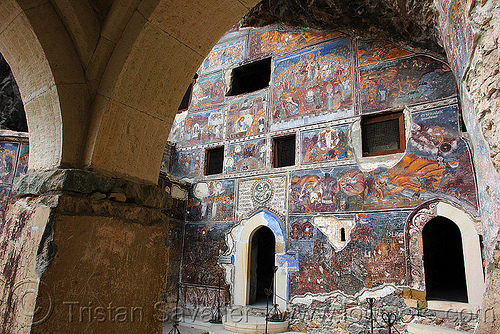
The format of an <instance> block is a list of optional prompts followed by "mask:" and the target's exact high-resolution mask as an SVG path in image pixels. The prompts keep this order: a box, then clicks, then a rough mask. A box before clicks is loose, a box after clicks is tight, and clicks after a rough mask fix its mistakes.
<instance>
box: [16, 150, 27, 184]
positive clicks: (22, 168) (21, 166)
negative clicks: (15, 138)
mask: <svg viewBox="0 0 500 334" xmlns="http://www.w3.org/2000/svg"><path fill="white" fill-rule="evenodd" d="M29 154H30V153H29V144H28V143H21V146H20V148H19V160H18V162H17V170H16V177H18V176H21V175H24V174H26V172H27V171H28V162H29Z"/></svg>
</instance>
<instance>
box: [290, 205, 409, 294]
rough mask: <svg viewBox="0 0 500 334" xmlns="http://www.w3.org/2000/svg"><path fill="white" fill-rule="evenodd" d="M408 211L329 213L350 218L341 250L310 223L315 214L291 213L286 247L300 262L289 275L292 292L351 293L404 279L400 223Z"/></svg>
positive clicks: (402, 282) (312, 222)
mask: <svg viewBox="0 0 500 334" xmlns="http://www.w3.org/2000/svg"><path fill="white" fill-rule="evenodd" d="M408 215H409V212H404V211H398V212H386V213H370V214H354V215H334V216H331V217H332V219H333V220H334V221H342V220H346V221H352V222H353V224H354V226H353V228H352V230H351V231H350V233H349V238H348V240H349V241H348V242H347V244H346V245H345V248H343V249H342V250H339V251H335V247H334V245H332V243H331V242H330V240H329V238H328V236H327V235H325V234H324V233H323V232H321V230H320V229H319V228H318V227H317V226H315V225H314V217H313V216H291V217H290V231H291V239H290V243H289V251H290V252H292V251H296V252H298V254H299V263H300V267H299V270H298V271H297V272H294V273H292V274H291V276H290V285H289V286H290V296H291V297H293V296H298V295H305V294H306V293H311V294H319V293H329V292H332V291H335V290H340V291H342V292H344V293H347V294H350V295H354V294H356V293H357V292H359V291H361V290H362V289H363V288H372V287H376V286H379V285H381V284H384V283H393V284H397V285H404V284H405V277H406V275H405V274H406V269H405V264H406V262H405V252H404V245H403V239H404V238H403V235H404V230H403V229H404V224H405V221H406V219H407V217H408ZM304 231H307V232H306V233H304ZM294 236H295V237H294ZM381 264H382V265H381Z"/></svg>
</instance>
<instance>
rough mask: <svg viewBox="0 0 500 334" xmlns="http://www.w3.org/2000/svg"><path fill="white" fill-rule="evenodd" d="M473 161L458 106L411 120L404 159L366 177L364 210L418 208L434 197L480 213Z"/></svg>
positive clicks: (448, 107)
mask: <svg viewBox="0 0 500 334" xmlns="http://www.w3.org/2000/svg"><path fill="white" fill-rule="evenodd" d="M471 175H474V170H473V167H472V158H471V155H470V151H469V149H468V146H467V144H466V142H465V141H464V140H463V139H461V138H460V137H459V129H458V106H456V105H453V106H447V107H443V108H437V109H433V110H428V111H422V112H420V113H415V114H414V115H413V124H412V129H411V136H410V138H409V139H408V144H407V148H406V154H405V156H404V157H403V158H402V159H401V161H399V163H398V164H396V166H394V167H393V168H390V169H385V168H378V169H376V170H375V171H372V172H369V173H367V174H366V189H365V210H372V209H384V208H390V207H391V206H392V207H408V206H416V205H418V204H420V203H422V202H423V201H427V200H430V199H433V198H445V199H448V200H450V201H455V202H456V201H457V200H458V201H461V204H462V205H465V206H466V207H467V208H468V209H470V210H471V211H472V212H475V211H477V209H478V206H477V195H476V184H475V179H474V178H473V177H470V176H471Z"/></svg>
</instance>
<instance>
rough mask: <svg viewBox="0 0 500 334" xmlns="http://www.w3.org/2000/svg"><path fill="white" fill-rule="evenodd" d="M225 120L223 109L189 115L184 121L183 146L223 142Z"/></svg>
mask: <svg viewBox="0 0 500 334" xmlns="http://www.w3.org/2000/svg"><path fill="white" fill-rule="evenodd" d="M223 120H224V110H223V109H222V108H219V109H214V110H209V111H203V112H198V113H192V114H188V115H187V116H186V119H185V120H184V134H183V135H184V141H183V144H184V145H185V146H191V145H201V144H207V143H211V142H215V141H219V140H221V139H222V134H223V133H222V132H223V126H224V123H223Z"/></svg>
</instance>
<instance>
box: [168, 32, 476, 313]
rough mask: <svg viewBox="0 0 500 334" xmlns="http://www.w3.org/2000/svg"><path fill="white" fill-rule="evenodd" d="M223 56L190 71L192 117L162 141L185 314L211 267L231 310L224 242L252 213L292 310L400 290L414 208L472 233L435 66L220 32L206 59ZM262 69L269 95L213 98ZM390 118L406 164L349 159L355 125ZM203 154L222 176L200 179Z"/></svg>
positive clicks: (445, 81) (447, 90)
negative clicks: (212, 151)
mask: <svg viewBox="0 0 500 334" xmlns="http://www.w3.org/2000/svg"><path fill="white" fill-rule="evenodd" d="M243 40H246V44H242V43H241V41H243ZM242 45H245V47H243V46H242ZM228 49H231V50H233V51H234V50H236V51H234V52H235V53H237V56H234V57H232V58H230V57H229V56H228V58H227V59H222V60H220V62H218V63H217V62H215V61H214V60H213V57H212V55H211V56H210V57H209V60H208V61H207V62H206V63H204V65H202V67H200V70H199V71H198V73H199V74H200V78H199V79H198V80H197V83H196V84H195V87H197V88H196V89H195V90H194V91H193V100H192V102H191V106H190V108H189V109H188V111H187V112H183V113H181V114H178V115H177V117H176V120H175V123H174V127H173V130H172V133H171V136H170V140H174V141H176V145H177V162H175V163H174V173H175V175H176V176H177V177H179V178H183V177H184V178H187V179H190V181H193V182H194V183H193V187H192V189H191V190H190V194H189V199H188V203H187V207H188V211H187V218H186V221H187V225H186V233H185V236H184V241H185V244H186V245H189V246H188V247H187V249H186V248H185V249H184V252H183V259H186V261H184V260H183V265H182V268H181V277H182V280H181V284H184V287H183V288H182V289H183V290H182V291H183V292H182V293H183V294H184V297H185V298H186V300H191V302H187V304H190V305H191V304H196V303H203V300H205V299H206V298H205V297H199V298H198V297H196V296H197V295H199V293H198V292H197V291H198V290H197V289H202V288H203V289H208V290H207V291H206V292H204V293H206V294H207V296H212V297H213V292H210V291H211V290H210V289H212V288H213V287H215V286H216V285H217V275H218V273H220V272H221V270H222V268H223V267H224V270H225V274H226V278H227V280H226V281H225V283H227V285H226V286H225V289H227V291H226V292H225V295H224V296H226V297H227V296H231V294H232V292H231V289H232V287H233V284H234V282H232V281H231V277H234V276H231V275H233V274H232V273H233V271H232V270H234V265H235V264H234V263H233V262H232V261H234V255H235V253H234V249H231V245H232V244H231V243H230V242H228V243H227V244H226V239H225V238H229V236H228V234H227V233H229V231H230V230H232V229H233V228H237V227H239V226H240V227H241V226H243V225H242V224H244V222H246V221H248V219H249V218H250V217H252V215H254V214H255V213H256V212H260V211H261V210H264V211H269V212H270V213H272V214H273V215H274V216H276V217H277V219H278V220H279V221H280V222H279V224H278V225H279V226H280V227H281V228H282V229H283V233H284V235H285V236H286V240H285V242H284V244H285V245H286V249H284V250H282V253H280V255H279V256H277V260H276V261H277V263H278V265H279V266H280V268H281V269H282V270H284V272H285V273H286V277H287V278H286V279H287V287H288V296H287V298H288V300H289V302H291V303H295V302H298V301H299V300H302V299H301V298H302V297H303V296H304V295H305V294H312V295H313V296H320V295H321V296H325V294H331V293H336V292H339V293H340V292H341V293H343V294H347V295H351V296H354V295H357V294H359V293H361V291H365V290H366V291H372V290H373V291H374V290H376V289H379V288H382V287H385V286H387V285H391V286H399V287H404V286H406V285H408V284H407V283H408V281H407V280H408V275H407V269H406V261H407V254H406V253H405V247H404V245H403V240H404V224H405V222H406V221H407V219H408V217H409V216H410V215H411V214H412V212H414V210H416V209H417V208H418V207H419V206H421V205H425V203H429V202H431V201H445V202H447V203H451V204H453V205H454V206H456V207H459V208H460V209H461V210H463V211H464V212H467V213H469V214H470V215H471V216H472V217H474V218H475V219H476V220H477V221H479V205H478V195H477V185H476V178H475V177H474V168H473V163H472V154H471V150H470V148H469V143H468V139H467V135H464V134H463V133H462V129H461V128H460V113H461V109H460V106H459V104H458V96H457V95H458V90H457V85H456V82H455V78H454V76H453V74H452V71H451V70H450V67H449V66H448V65H447V64H445V63H443V62H441V61H438V60H436V59H434V58H432V57H429V56H425V55H422V54H421V53H419V54H416V53H414V52H412V50H408V49H403V48H400V47H399V46H397V45H394V44H392V43H390V42H387V41H373V40H359V39H355V38H351V37H349V36H346V35H344V34H341V33H337V32H331V33H324V32H323V33H316V32H314V31H309V30H307V31H300V30H294V29H290V28H285V27H267V28H262V29H254V28H239V29H237V30H233V31H231V32H230V33H228V35H227V36H226V37H224V38H223V39H222V40H221V42H220V44H218V45H217V46H216V47H214V49H213V50H214V51H213V52H214V54H215V53H218V54H220V53H221V52H222V53H223V52H224V50H228ZM240 50H241V52H242V55H243V56H242V58H238V57H240V53H239V52H240ZM231 52H232V51H231ZM263 57H272V62H271V64H272V65H271V69H272V72H271V73H272V75H271V81H270V83H269V86H268V87H266V88H263V89H261V90H259V91H257V92H252V93H248V94H242V95H239V96H224V89H223V87H226V89H227V88H228V87H230V78H231V74H230V73H231V70H232V69H233V68H235V67H238V66H240V65H243V64H247V63H248V62H250V61H252V60H256V59H261V58H263ZM210 64H213V66H212V65H210ZM452 66H454V65H452ZM208 72H210V74H206V73H208ZM202 87H205V88H203V89H202ZM393 109H400V110H402V109H404V115H405V127H406V131H405V132H406V133H405V139H406V148H405V151H404V152H403V153H400V154H397V155H392V156H389V157H375V158H365V157H363V156H361V155H360V154H361V153H360V152H361V149H360V147H359V146H360V143H361V138H360V137H359V136H360V130H359V124H360V120H361V118H362V117H363V115H366V114H373V113H377V112H380V111H386V110H393ZM291 134H294V135H295V138H296V164H295V165H294V166H290V167H283V168H273V139H274V138H275V137H278V136H284V135H291ZM207 144H208V145H209V147H215V146H224V169H223V172H222V173H221V174H216V175H204V171H203V169H204V166H205V156H204V153H203V152H204V150H205V148H207ZM387 161H390V163H388V162H387ZM479 225H480V224H478V226H479ZM479 232H480V231H479ZM232 237H235V236H234V235H233V236H232ZM235 242H237V240H235ZM191 245H193V247H191ZM221 256H222V257H221ZM221 258H224V261H225V262H224V265H221V264H217V261H218V259H221ZM199 263H203V265H201V266H202V267H200V265H197V264H199ZM231 268H232V269H231ZM363 289H365V290H363ZM209 290H210V291H209ZM204 291H205V290H204ZM203 296H205V295H203ZM204 298H205V299H204ZM227 298H229V297H227ZM313 299H314V298H313ZM401 302H402V301H401Z"/></svg>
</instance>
